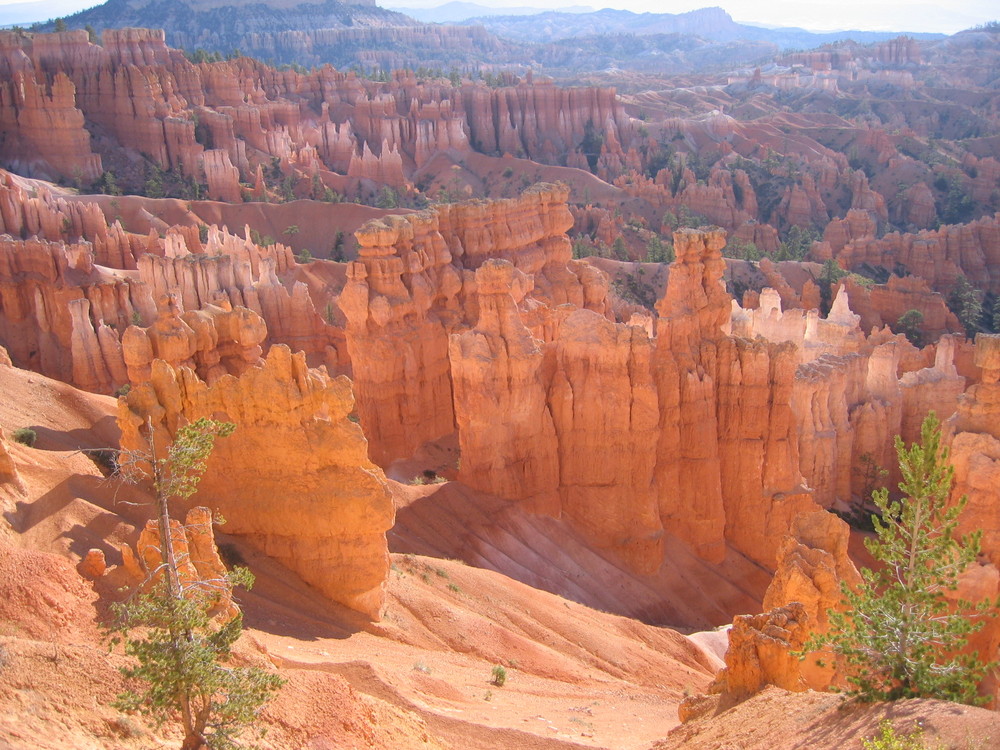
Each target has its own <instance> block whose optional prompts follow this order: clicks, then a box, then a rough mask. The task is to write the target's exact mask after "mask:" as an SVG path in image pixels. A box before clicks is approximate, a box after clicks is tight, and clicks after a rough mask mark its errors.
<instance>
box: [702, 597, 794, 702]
mask: <svg viewBox="0 0 1000 750" xmlns="http://www.w3.org/2000/svg"><path fill="white" fill-rule="evenodd" d="M809 624H810V623H809V616H808V615H807V614H806V612H805V609H804V607H803V606H802V605H801V604H800V603H798V602H792V603H791V604H788V605H786V606H783V607H777V608H775V609H772V610H770V611H767V612H764V613H762V614H759V615H738V616H737V617H736V618H735V619H734V620H733V627H732V629H731V630H730V631H729V649H728V650H727V651H726V667H725V669H723V670H722V671H721V672H720V673H719V674H718V675H717V676H716V678H715V682H714V683H713V685H712V688H711V690H712V692H714V693H719V694H720V703H719V707H720V708H724V707H725V708H728V707H730V706H732V705H735V704H736V703H740V702H741V701H744V700H746V699H747V698H749V697H750V696H751V695H754V694H756V693H759V692H760V691H761V690H763V689H764V688H765V687H767V686H768V685H775V686H776V687H780V688H782V689H783V690H790V691H792V692H800V691H802V690H805V689H806V687H807V686H806V684H805V681H804V680H803V679H802V676H801V675H800V673H799V664H800V661H799V657H798V656H797V655H796V654H794V653H793V652H795V651H799V650H801V648H802V646H803V644H804V643H805V641H806V638H807V637H808V635H809Z"/></svg>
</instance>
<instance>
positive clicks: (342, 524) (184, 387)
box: [118, 346, 394, 619]
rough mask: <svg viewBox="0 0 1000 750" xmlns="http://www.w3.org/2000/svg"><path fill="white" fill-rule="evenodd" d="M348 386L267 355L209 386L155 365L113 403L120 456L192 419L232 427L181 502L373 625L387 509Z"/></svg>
mask: <svg viewBox="0 0 1000 750" xmlns="http://www.w3.org/2000/svg"><path fill="white" fill-rule="evenodd" d="M352 409H353V397H352V394H351V387H350V382H349V381H348V380H347V379H346V378H343V377H341V378H338V379H336V380H331V379H330V378H329V377H328V376H327V375H326V374H325V373H324V372H323V371H321V370H310V369H309V368H308V367H307V366H306V360H305V355H304V354H302V353H298V354H292V353H291V352H290V351H289V350H288V348H287V347H285V346H273V347H271V350H270V351H269V352H268V355H267V358H266V360H265V361H264V363H263V364H262V365H260V366H256V367H252V368H250V369H248V370H246V371H245V372H244V373H243V374H242V375H241V376H240V377H238V378H237V377H233V376H231V375H227V376H224V377H222V378H220V379H219V380H217V381H216V382H215V383H214V384H213V385H208V384H207V383H205V382H204V381H202V380H201V379H200V378H199V377H198V375H197V374H196V373H195V372H194V371H193V370H191V369H189V368H185V367H181V368H174V367H171V366H170V365H168V364H167V363H166V362H163V361H161V360H157V361H154V362H153V365H152V368H151V373H150V380H149V381H148V382H146V383H139V384H137V385H136V386H134V387H133V388H132V390H131V391H130V392H129V393H128V395H127V396H126V397H124V398H123V399H121V400H120V401H119V417H118V419H119V426H120V427H121V430H122V447H123V448H124V449H126V450H148V445H149V442H148V441H149V438H150V436H149V435H148V434H146V432H145V430H146V424H147V422H151V424H152V427H153V439H154V441H155V445H156V446H158V450H162V449H163V446H165V445H167V444H168V443H169V441H170V440H171V438H172V436H173V435H174V434H175V432H176V430H177V428H178V427H179V426H180V425H182V424H184V423H185V422H188V421H193V420H195V419H198V418H199V417H203V416H205V417H212V418H216V419H224V420H228V421H232V422H233V423H235V424H236V426H237V427H236V431H235V432H234V433H233V435H232V436H230V437H228V438H225V439H220V440H218V441H217V442H216V447H215V450H214V451H213V453H212V455H211V457H210V459H209V461H208V469H207V471H206V473H205V476H204V477H203V479H202V481H201V483H200V484H199V486H198V493H197V494H196V495H195V496H194V497H193V498H192V500H191V501H190V502H189V505H194V504H195V503H201V504H205V505H207V506H209V507H211V508H212V509H213V511H215V512H220V513H222V514H223V515H224V516H225V518H226V519H227V521H228V524H227V527H226V530H227V532H228V533H231V534H233V535H236V536H240V537H242V538H243V539H245V540H246V542H247V544H249V545H251V546H252V547H254V548H256V549H258V550H259V551H261V552H263V553H264V554H267V555H269V556H271V557H273V558H274V559H276V560H278V561H279V562H281V563H282V564H284V565H286V566H287V567H288V568H289V569H291V570H292V571H294V572H295V573H297V574H298V575H299V576H301V578H302V579H303V580H305V581H306V582H307V583H310V584H311V585H313V586H314V587H316V589H317V590H318V591H319V592H321V593H322V594H323V595H324V596H327V597H329V598H331V599H333V600H334V601H337V602H340V603H342V604H345V605H346V606H348V607H351V608H353V609H356V610H358V611H359V612H362V613H364V614H365V615H367V616H369V617H371V618H373V619H378V618H379V617H380V615H381V610H382V606H383V602H384V594H383V585H384V583H385V579H386V576H387V575H388V572H389V556H388V552H387V548H386V540H385V532H386V530H387V529H389V528H390V527H391V526H392V522H393V516H394V511H393V507H392V502H391V500H390V498H389V494H388V490H387V488H386V484H385V479H384V476H383V474H382V472H381V470H380V469H379V468H378V467H376V466H375V465H373V464H372V463H371V462H370V461H369V459H368V457H367V443H366V441H365V438H364V435H363V434H362V432H361V429H360V428H359V427H358V426H357V425H356V424H354V423H353V422H351V421H350V420H349V419H348V414H349V413H350V412H351V411H352Z"/></svg>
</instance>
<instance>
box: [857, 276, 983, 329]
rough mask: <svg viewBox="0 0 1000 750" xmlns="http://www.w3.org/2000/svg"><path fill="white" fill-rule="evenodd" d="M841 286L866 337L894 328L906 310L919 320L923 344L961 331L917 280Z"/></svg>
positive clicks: (907, 278) (944, 307)
mask: <svg viewBox="0 0 1000 750" xmlns="http://www.w3.org/2000/svg"><path fill="white" fill-rule="evenodd" d="M844 286H845V287H846V288H847V290H848V291H849V292H850V295H851V307H852V309H854V311H855V312H856V313H857V314H858V315H859V316H860V317H861V329H862V330H863V331H866V332H869V333H870V332H871V331H872V329H875V328H882V327H883V326H889V327H893V328H894V327H896V326H897V322H898V321H899V319H900V318H901V317H902V316H903V315H904V314H905V313H907V312H909V311H910V310H916V311H918V312H919V313H920V314H921V316H922V318H921V322H920V326H919V328H920V332H921V333H922V334H923V337H924V341H927V342H930V341H935V340H937V338H938V337H940V336H942V335H944V334H946V333H958V332H960V331H962V330H964V329H963V328H962V326H961V323H959V321H958V318H956V317H955V314H954V313H953V312H951V310H949V309H948V305H947V304H946V302H945V299H944V297H943V296H942V295H941V294H939V293H938V292H935V291H932V290H931V289H930V288H929V287H928V285H927V282H926V281H925V280H924V279H922V278H920V277H918V276H903V277H899V276H890V277H889V281H888V282H887V283H885V284H875V285H872V286H870V287H868V286H862V285H861V284H859V283H858V282H857V281H855V280H854V279H852V278H850V277H848V278H847V279H845V280H844Z"/></svg>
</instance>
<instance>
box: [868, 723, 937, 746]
mask: <svg viewBox="0 0 1000 750" xmlns="http://www.w3.org/2000/svg"><path fill="white" fill-rule="evenodd" d="M861 747H862V748H864V750H924V747H925V746H924V741H923V732H921V731H920V730H919V729H918V730H916V731H914V732H911V733H909V734H896V730H895V729H894V728H893V726H892V722H891V721H889V720H888V719H882V721H880V722H879V725H878V734H877V735H875V736H874V737H872V738H871V739H867V740H861Z"/></svg>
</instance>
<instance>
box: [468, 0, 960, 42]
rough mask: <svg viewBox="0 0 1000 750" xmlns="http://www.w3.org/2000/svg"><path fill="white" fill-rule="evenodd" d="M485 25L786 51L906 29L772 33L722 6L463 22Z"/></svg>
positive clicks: (545, 37)
mask: <svg viewBox="0 0 1000 750" xmlns="http://www.w3.org/2000/svg"><path fill="white" fill-rule="evenodd" d="M462 24H463V25H467V26H484V27H485V28H486V29H488V30H489V31H491V32H493V33H494V34H496V35H497V36H500V37H504V38H507V39H516V40H518V41H524V42H537V43H547V42H557V41H560V40H563V39H571V38H574V37H586V36H595V35H601V34H637V35H649V34H694V35H696V36H700V37H701V38H703V39H706V40H709V41H713V42H734V41H737V40H741V41H750V42H770V43H772V44H776V45H778V47H780V48H782V49H789V48H806V49H808V48H812V47H818V46H820V45H822V44H828V43H830V42H836V41H841V40H845V39H853V40H854V41H856V42H859V43H869V42H881V41H884V40H886V39H892V38H894V37H897V36H899V35H900V34H902V33H906V32H905V29H900V30H899V31H892V32H882V31H838V32H812V31H806V30H805V29H797V28H783V29H769V28H763V27H760V26H749V25H747V24H741V23H736V22H735V21H734V20H733V18H732V16H730V15H729V14H728V13H727V12H726V11H725V10H723V9H722V8H718V7H712V8H701V9H700V10H692V11H689V12H687V13H677V14H674V13H633V12H632V11H630V10H615V9H613V8H604V9H603V10H597V11H594V12H592V13H564V12H559V11H548V12H545V13H539V14H535V15H531V16H482V17H479V18H470V19H468V20H466V21H463V22H462ZM907 35H908V36H912V37H914V38H916V39H943V38H944V37H945V35H944V34H918V33H912V34H907Z"/></svg>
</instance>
